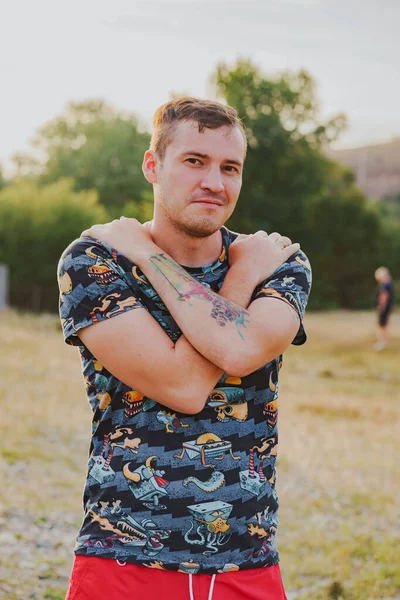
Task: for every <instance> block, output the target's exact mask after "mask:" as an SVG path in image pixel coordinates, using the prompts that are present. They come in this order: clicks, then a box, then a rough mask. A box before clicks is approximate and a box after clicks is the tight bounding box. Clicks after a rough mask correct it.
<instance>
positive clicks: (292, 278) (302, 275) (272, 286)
mask: <svg viewBox="0 0 400 600" xmlns="http://www.w3.org/2000/svg"><path fill="white" fill-rule="evenodd" d="M311 281H312V273H311V266H310V263H309V260H308V258H307V256H306V255H305V254H304V252H301V251H298V252H296V253H295V254H293V255H292V256H291V257H290V258H289V259H288V260H287V261H286V262H285V263H283V265H281V266H280V267H279V269H277V270H276V271H275V273H273V274H272V275H271V277H269V278H268V279H266V280H265V281H263V282H262V283H261V284H260V285H259V286H257V288H256V289H255V290H254V293H253V296H252V300H256V299H258V298H277V299H278V300H281V301H283V302H286V303H287V304H289V305H290V306H291V307H292V308H293V309H294V310H295V311H296V312H297V314H298V315H299V318H300V326H299V329H298V331H297V334H296V336H295V338H294V340H293V342H292V344H294V345H296V346H300V345H301V344H304V342H305V341H306V340H307V335H306V332H305V330H304V326H303V317H304V312H305V309H306V306H307V302H308V297H309V294H310V289H311Z"/></svg>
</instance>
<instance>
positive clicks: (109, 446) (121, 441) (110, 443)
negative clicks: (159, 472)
mask: <svg viewBox="0 0 400 600" xmlns="http://www.w3.org/2000/svg"><path fill="white" fill-rule="evenodd" d="M141 441H142V440H141V439H140V438H139V437H137V436H135V434H134V432H133V429H131V428H129V427H117V428H116V429H115V431H114V433H108V434H107V435H105V436H104V439H103V446H102V449H101V453H100V455H99V456H98V457H97V458H96V459H95V458H92V460H91V465H92V468H91V469H90V471H89V474H90V476H91V477H93V479H95V480H96V481H98V482H99V483H105V482H109V481H113V479H114V478H115V472H114V471H113V470H112V468H111V467H110V463H111V459H112V457H113V454H114V449H115V448H129V450H130V451H131V452H133V453H134V454H137V453H138V448H139V445H140V443H141ZM106 450H108V453H107V452H106ZM106 455H107V457H106Z"/></svg>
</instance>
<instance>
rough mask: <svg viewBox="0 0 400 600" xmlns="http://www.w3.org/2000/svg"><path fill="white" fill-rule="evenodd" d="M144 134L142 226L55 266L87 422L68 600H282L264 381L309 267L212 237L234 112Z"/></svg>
mask: <svg viewBox="0 0 400 600" xmlns="http://www.w3.org/2000/svg"><path fill="white" fill-rule="evenodd" d="M153 124H154V133H153V137H152V142H151V147H150V150H149V151H147V152H146V153H145V156H144V161H143V172H144V175H145V177H146V179H147V180H148V181H149V182H150V183H151V184H152V185H153V189H154V218H153V220H152V221H151V222H150V223H146V224H144V225H141V224H140V223H139V222H137V221H136V220H135V219H125V218H124V217H121V219H118V220H115V221H113V222H112V223H109V224H107V225H96V226H93V227H92V228H91V229H89V230H88V231H85V232H83V234H82V237H81V239H79V240H77V241H75V242H73V243H72V244H71V245H70V246H69V247H68V248H67V250H66V251H65V252H64V254H63V256H62V258H61V261H60V264H59V273H58V275H59V282H60V291H61V299H60V314H61V319H62V323H63V329H64V335H65V339H66V341H67V343H69V344H72V345H77V346H78V347H79V350H80V353H81V358H82V363H83V374H84V377H85V381H86V384H87V395H88V399H89V402H90V404H91V407H92V409H93V435H92V444H91V449H90V459H89V469H88V475H87V481H86V486H85V493H84V508H85V517H84V521H83V525H82V527H81V530H80V532H79V535H78V539H77V544H76V548H75V554H76V557H75V562H74V567H73V571H72V577H71V583H70V590H69V595H68V598H69V599H70V600H80V599H85V600H92V599H93V600H102V599H103V598H104V599H107V600H109V599H110V598H112V599H114V598H115V599H117V598H121V599H122V598H139V599H142V598H146V600H154V599H156V598H157V600H167V599H168V600H169V599H171V598H176V599H177V600H180V599H182V600H183V599H187V598H190V599H191V600H193V599H194V598H195V599H196V600H202V599H206V598H209V599H211V598H213V599H214V600H225V599H230V600H239V599H241V600H242V599H243V598H248V599H250V600H251V599H253V598H254V599H256V598H257V599H261V598H263V599H264V598H265V599H270V600H272V599H273V600H280V599H282V600H283V599H284V598H285V595H284V591H283V586H282V580H281V576H280V572H279V565H278V562H279V559H278V552H277V549H276V544H275V533H276V529H277V525H278V519H277V509H278V500H277V495H276V491H275V461H276V455H277V443H278V432H277V414H278V407H277V394H278V371H279V368H280V366H281V362H282V356H281V355H282V352H283V351H284V350H285V349H286V348H287V347H288V345H290V343H294V344H302V343H304V341H305V339H306V336H305V332H304V329H303V326H302V318H303V314H304V309H305V306H306V303H307V297H308V293H309V288H310V279H311V276H310V266H309V263H308V260H307V258H306V257H305V255H304V254H303V253H302V252H300V250H299V244H297V243H296V244H292V242H291V240H289V239H288V238H286V237H282V236H281V235H279V234H278V233H272V234H271V235H267V234H266V233H265V232H263V231H258V232H257V233H256V234H254V235H250V236H246V235H238V234H236V233H233V232H231V231H229V230H228V229H226V228H225V227H224V226H223V225H224V223H225V222H226V221H227V219H228V218H229V217H230V215H231V214H232V212H233V210H234V208H235V205H236V202H237V200H238V196H239V192H240V188H241V183H242V170H243V163H244V158H245V154H246V138H245V134H244V130H243V127H242V125H241V123H240V121H239V120H238V117H237V114H236V111H235V110H234V109H232V108H230V107H226V106H223V105H221V104H218V103H215V102H208V101H202V100H197V99H193V98H184V99H179V100H173V101H172V102H169V103H168V104H166V105H164V106H162V107H161V108H160V109H158V111H157V112H156V115H155V118H154V123H153ZM182 265H183V266H182ZM278 300H279V301H278ZM111 317H115V318H111Z"/></svg>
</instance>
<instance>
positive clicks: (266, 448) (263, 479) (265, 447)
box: [239, 437, 276, 497]
mask: <svg viewBox="0 0 400 600" xmlns="http://www.w3.org/2000/svg"><path fill="white" fill-rule="evenodd" d="M275 446H276V438H275V437H270V438H262V439H261V446H253V447H252V448H250V450H249V468H248V469H246V470H244V471H240V476H239V481H240V487H241V488H242V489H243V490H247V491H248V492H250V493H251V494H254V495H255V496H258V497H261V496H262V495H263V494H265V493H266V492H268V491H269V490H270V486H271V485H273V484H274V483H275V480H274V472H275V471H274V467H272V471H271V469H270V470H269V473H268V477H267V476H266V474H265V473H264V471H263V463H264V461H265V460H266V459H269V458H270V457H271V456H272V449H273V448H274V447H275ZM255 452H256V453H257V454H258V463H259V464H258V469H257V471H256V469H255V459H254V453H255ZM273 464H275V461H273Z"/></svg>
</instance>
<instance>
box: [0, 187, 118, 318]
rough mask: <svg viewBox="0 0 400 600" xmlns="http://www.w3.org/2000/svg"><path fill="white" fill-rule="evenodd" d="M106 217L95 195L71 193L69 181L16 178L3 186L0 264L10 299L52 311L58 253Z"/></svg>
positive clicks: (22, 305) (55, 288)
mask: <svg viewBox="0 0 400 600" xmlns="http://www.w3.org/2000/svg"><path fill="white" fill-rule="evenodd" d="M105 220H106V212H105V209H104V208H103V207H102V206H100V205H99V203H98V199H97V193H96V192H95V191H94V190H90V191H82V192H74V191H73V181H72V180H68V179H61V180H60V181H58V182H56V183H53V184H49V185H41V184H39V183H38V182H35V181H31V180H18V181H14V182H12V183H10V184H9V185H8V186H7V187H5V188H4V189H2V190H1V191H0V262H2V263H5V264H6V265H8V267H9V270H10V303H11V304H12V305H13V306H16V307H19V308H24V309H29V310H34V311H41V310H48V311H52V312H56V310H57V299H58V289H57V283H56V267H57V262H58V259H59V258H60V255H61V253H62V251H63V250H64V249H65V248H66V247H67V246H68V244H69V243H70V242H71V241H72V240H74V239H75V238H77V237H79V235H80V233H81V232H82V231H83V230H84V229H87V228H88V227H89V226H90V225H92V224H93V223H96V222H100V223H101V222H104V221H105Z"/></svg>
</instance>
